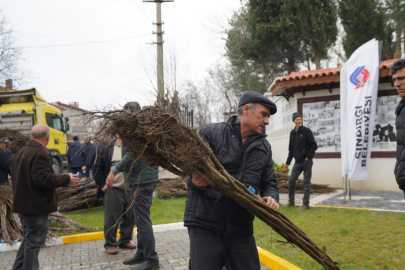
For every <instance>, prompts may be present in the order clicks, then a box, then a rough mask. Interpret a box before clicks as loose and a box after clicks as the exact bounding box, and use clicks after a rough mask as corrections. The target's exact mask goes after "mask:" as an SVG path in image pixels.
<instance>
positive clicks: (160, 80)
mask: <svg viewBox="0 0 405 270" xmlns="http://www.w3.org/2000/svg"><path fill="white" fill-rule="evenodd" d="M143 2H152V3H156V23H153V24H156V32H153V34H156V42H153V43H152V44H156V45H157V57H156V59H157V88H158V93H157V104H158V105H160V106H164V105H165V104H164V98H165V90H164V89H165V88H164V87H165V82H164V77H163V42H164V41H163V34H164V32H163V31H162V24H163V22H162V3H164V2H174V0H143Z"/></svg>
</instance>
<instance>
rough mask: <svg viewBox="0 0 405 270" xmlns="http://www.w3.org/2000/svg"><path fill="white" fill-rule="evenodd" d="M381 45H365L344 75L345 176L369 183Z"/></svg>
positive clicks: (369, 43)
mask: <svg viewBox="0 0 405 270" xmlns="http://www.w3.org/2000/svg"><path fill="white" fill-rule="evenodd" d="M379 51H380V49H379V45H378V41H377V40H375V39H373V40H370V41H369V42H367V43H365V44H363V45H362V46H361V47H360V48H358V49H357V50H356V51H355V52H354V53H353V54H352V55H351V56H350V59H349V60H348V61H347V62H346V63H345V64H344V65H343V67H342V69H341V71H340V103H341V104H340V105H341V108H340V109H341V122H340V123H341V153H342V175H343V176H345V175H347V177H348V179H350V180H366V179H367V176H368V167H369V163H370V154H371V145H372V135H373V127H374V118H375V112H376V104H377V92H378V80H379V77H380V56H379Z"/></svg>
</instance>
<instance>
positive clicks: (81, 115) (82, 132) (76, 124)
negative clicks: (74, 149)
mask: <svg viewBox="0 0 405 270" xmlns="http://www.w3.org/2000/svg"><path fill="white" fill-rule="evenodd" d="M51 104H52V105H53V106H55V107H57V108H58V109H60V110H61V111H62V113H63V116H64V117H68V118H69V124H70V130H69V132H68V133H67V137H68V141H72V140H73V139H72V138H73V136H75V135H76V136H79V138H80V140H81V141H83V138H84V137H85V136H89V137H91V136H93V135H94V132H95V131H96V130H95V129H96V127H95V125H94V122H93V121H89V120H90V117H91V115H90V114H86V113H87V112H88V111H87V110H85V109H82V108H80V107H79V104H78V103H77V102H71V103H69V104H65V103H63V102H60V101H57V102H54V103H51Z"/></svg>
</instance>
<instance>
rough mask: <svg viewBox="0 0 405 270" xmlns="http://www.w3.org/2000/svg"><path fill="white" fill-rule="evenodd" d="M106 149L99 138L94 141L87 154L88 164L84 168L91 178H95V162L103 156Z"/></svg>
mask: <svg viewBox="0 0 405 270" xmlns="http://www.w3.org/2000/svg"><path fill="white" fill-rule="evenodd" d="M104 148H105V147H104V145H103V144H101V143H100V142H99V141H98V139H97V138H94V139H93V144H92V145H91V148H90V150H89V151H88V153H87V158H86V164H85V165H84V166H83V167H82V170H83V171H86V172H87V171H88V172H89V177H93V166H94V161H95V160H96V158H97V157H98V156H99V155H100V154H101V151H102V150H103V149H104Z"/></svg>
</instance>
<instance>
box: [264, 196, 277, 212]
mask: <svg viewBox="0 0 405 270" xmlns="http://www.w3.org/2000/svg"><path fill="white" fill-rule="evenodd" d="M262 199H263V200H264V201H265V202H266V204H267V206H270V208H273V209H274V210H276V211H278V209H279V208H280V205H279V204H278V203H277V202H276V200H275V199H273V198H272V197H270V196H268V197H263V198H262Z"/></svg>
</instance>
